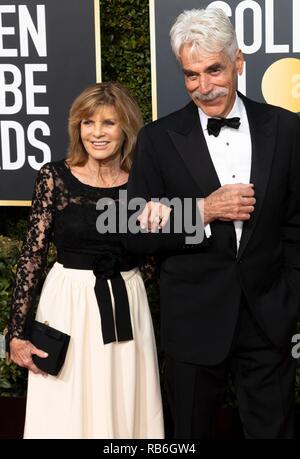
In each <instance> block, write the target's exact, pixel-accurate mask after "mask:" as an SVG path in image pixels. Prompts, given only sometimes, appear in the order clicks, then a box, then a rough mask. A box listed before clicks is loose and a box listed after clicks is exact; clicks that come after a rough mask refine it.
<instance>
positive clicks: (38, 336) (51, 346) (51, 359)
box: [30, 320, 70, 376]
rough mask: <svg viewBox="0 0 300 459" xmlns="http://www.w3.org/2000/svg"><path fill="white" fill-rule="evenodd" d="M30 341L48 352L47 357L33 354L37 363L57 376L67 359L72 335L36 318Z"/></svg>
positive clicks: (42, 368) (47, 371) (46, 371)
mask: <svg viewBox="0 0 300 459" xmlns="http://www.w3.org/2000/svg"><path fill="white" fill-rule="evenodd" d="M30 341H31V342H32V344H34V345H35V347H37V348H38V349H41V350H42V351H44V352H47V353H48V357H46V358H42V357H38V356H37V355H36V354H33V355H32V360H33V362H34V363H35V365H36V366H37V367H38V368H39V369H40V370H42V371H44V372H45V373H49V374H50V375H53V376H57V375H58V373H59V372H60V370H61V368H62V366H63V364H64V361H65V357H66V354H67V350H68V346H69V342H70V336H69V335H67V334H66V333H63V332H61V331H59V330H56V329H55V328H52V327H50V326H49V325H46V324H43V323H41V322H38V321H37V320H35V321H34V322H33V324H32V327H31V333H30Z"/></svg>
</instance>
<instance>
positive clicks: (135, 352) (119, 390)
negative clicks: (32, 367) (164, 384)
mask: <svg viewBox="0 0 300 459" xmlns="http://www.w3.org/2000/svg"><path fill="white" fill-rule="evenodd" d="M121 274H122V276H123V279H124V281H125V284H126V288H127V293H128V300H129V305H130V315H131V323H132V330H133V336H134V340H132V341H126V342H116V343H110V344H105V345H104V344H103V340H102V333H101V322H100V312H99V308H98V304H97V300H96V296H95V293H94V285H95V276H94V274H93V272H92V271H90V270H77V269H67V268H64V267H63V266H62V265H61V264H59V263H55V265H54V266H53V268H52V269H51V271H50V273H49V274H48V276H47V278H46V281H45V284H44V287H43V290H42V294H41V298H40V303H39V307H38V311H37V317H36V318H37V320H39V321H40V322H44V321H48V322H49V325H50V326H52V327H54V328H57V329H59V330H61V331H63V332H65V333H68V334H69V335H70V336H71V340H70V345H69V348H68V352H67V357H66V361H65V363H64V366H63V368H62V370H61V372H60V374H59V375H58V376H51V375H47V377H44V376H42V375H35V374H34V373H32V372H29V378H28V392H27V408H26V420H25V431H24V438H65V439H70V438H71V439H72V438H92V439H97V438H105V439H117V438H123V439H137V438H145V439H147V438H163V437H164V430H163V414H162V404H161V393H160V385H159V372H158V365H157V355H156V346H155V339H154V333H153V327H152V320H151V315H150V311H149V306H148V301H147V296H146V291H145V287H144V283H143V280H142V277H141V274H140V272H139V270H138V269H133V270H131V271H128V272H123V273H121ZM109 286H110V289H111V285H110V282H109ZM113 306H114V305H113Z"/></svg>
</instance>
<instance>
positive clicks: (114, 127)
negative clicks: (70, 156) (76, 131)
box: [80, 105, 124, 161]
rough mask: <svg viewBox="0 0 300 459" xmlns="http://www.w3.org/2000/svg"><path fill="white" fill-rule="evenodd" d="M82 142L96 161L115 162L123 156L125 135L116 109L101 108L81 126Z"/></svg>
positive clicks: (109, 106) (108, 106)
mask: <svg viewBox="0 0 300 459" xmlns="http://www.w3.org/2000/svg"><path fill="white" fill-rule="evenodd" d="M80 135H81V140H82V143H83V145H84V148H85V149H86V152H87V154H88V156H89V157H90V158H91V159H95V160H100V161H101V160H102V161H103V160H104V161H105V160H113V159H115V158H116V157H117V156H120V155H121V148H122V144H123V142H124V133H123V131H122V128H121V124H120V120H119V117H118V114H117V112H116V110H115V108H114V107H113V106H111V105H103V106H100V107H99V108H98V109H97V110H96V111H95V113H93V115H92V116H90V117H89V118H87V119H83V120H82V121H81V125H80Z"/></svg>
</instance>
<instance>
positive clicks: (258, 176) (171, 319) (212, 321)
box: [128, 9, 300, 438]
mask: <svg viewBox="0 0 300 459" xmlns="http://www.w3.org/2000/svg"><path fill="white" fill-rule="evenodd" d="M170 35H171V44H172V48H173V51H174V53H175V55H176V57H177V58H178V60H179V62H180V64H181V66H182V70H183V73H184V79H185V86H186V89H187V91H188V93H189V95H190V97H191V99H192V101H191V102H190V103H189V104H188V105H187V106H186V107H184V108H182V109H181V110H178V111H176V112H175V113H171V114H170V115H168V116H166V117H164V118H162V119H160V120H158V121H155V122H152V123H150V124H149V125H147V126H145V127H144V128H143V129H142V130H141V132H140V135H139V139H138V144H137V151H136V156H135V159H134V163H133V167H132V171H131V174H130V178H129V183H128V198H129V199H130V198H133V197H137V196H138V197H143V198H145V199H146V200H147V201H150V200H151V199H152V198H168V199H172V198H174V197H177V198H180V199H181V200H182V202H184V198H194V199H196V200H197V205H198V206H199V208H201V209H202V219H203V220H204V229H205V238H204V240H203V242H202V243H201V244H195V245H191V244H185V239H184V234H182V235H178V234H169V235H166V234H163V235H161V234H152V233H149V234H148V235H147V234H146V235H145V237H144V238H141V239H140V241H138V242H136V243H135V244H133V245H132V249H133V250H135V251H136V252H139V253H141V252H149V251H152V252H154V251H156V252H159V253H160V255H162V263H161V276H160V296H161V339H162V346H163V350H164V352H165V355H166V367H165V378H166V384H167V393H168V399H169V404H170V408H171V412H172V415H173V419H174V426H175V437H176V438H207V437H212V436H213V432H214V423H215V414H216V410H217V407H218V404H219V403H220V400H221V398H222V395H223V393H224V388H225V386H226V381H227V376H228V374H229V372H230V373H231V375H232V378H233V382H234V386H235V390H236V396H237V401H238V405H239V410H240V416H241V420H242V423H243V427H244V432H245V436H246V437H247V438H290V437H292V436H293V406H294V378H295V365H296V362H295V360H294V359H293V358H292V355H291V347H292V346H291V339H292V336H293V334H294V333H295V327H296V322H297V315H298V309H299V302H300V120H299V118H298V116H297V115H296V114H293V113H291V112H288V111H287V110H284V109H281V108H278V107H273V106H270V105H267V104H261V103H257V102H254V101H252V100H250V99H248V98H246V97H245V96H243V95H242V94H240V93H238V92H237V89H236V85H237V83H236V81H237V76H238V74H241V73H242V71H243V55H242V52H241V50H240V49H239V48H238V45H237V40H236V34H235V31H234V29H233V27H232V25H231V23H230V21H229V19H228V18H227V16H226V15H225V14H224V13H223V12H222V11H221V10H218V9H207V10H191V11H185V12H184V13H182V14H181V15H180V16H179V17H178V18H177V20H176V22H175V24H174V25H173V27H172V29H171V33H170ZM145 209H146V210H144V212H143V214H142V216H141V217H140V221H141V226H142V227H144V226H145V225H148V224H149V225H150V229H151V230H152V231H155V229H156V228H157V226H158V221H157V218H158V216H159V215H158V213H157V212H158V211H160V210H162V211H163V214H161V216H162V217H164V219H165V221H166V219H167V217H168V215H167V214H166V213H164V211H165V208H164V207H163V206H159V205H157V204H154V205H152V204H149V205H147V206H146V208H145ZM157 209H158V210H157ZM171 216H172V212H171ZM164 224H165V223H164ZM160 226H162V225H160ZM167 236H169V238H168V237H167Z"/></svg>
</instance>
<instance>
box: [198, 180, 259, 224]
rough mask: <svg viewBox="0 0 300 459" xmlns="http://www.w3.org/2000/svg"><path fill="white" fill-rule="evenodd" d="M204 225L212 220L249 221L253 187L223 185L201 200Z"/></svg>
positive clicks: (253, 203) (252, 202) (252, 205)
mask: <svg viewBox="0 0 300 459" xmlns="http://www.w3.org/2000/svg"><path fill="white" fill-rule="evenodd" d="M202 201H203V202H202V212H203V214H204V225H207V224H208V223H211V222H212V221H214V220H222V221H236V220H249V219H250V216H251V213H252V212H253V211H254V205H255V203H256V200H255V198H254V185H253V184H252V183H250V184H243V183H236V184H233V185H223V186H222V187H221V188H218V189H217V190H216V191H214V192H213V193H211V194H210V195H208V196H207V197H206V198H204V199H203V200H202Z"/></svg>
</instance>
